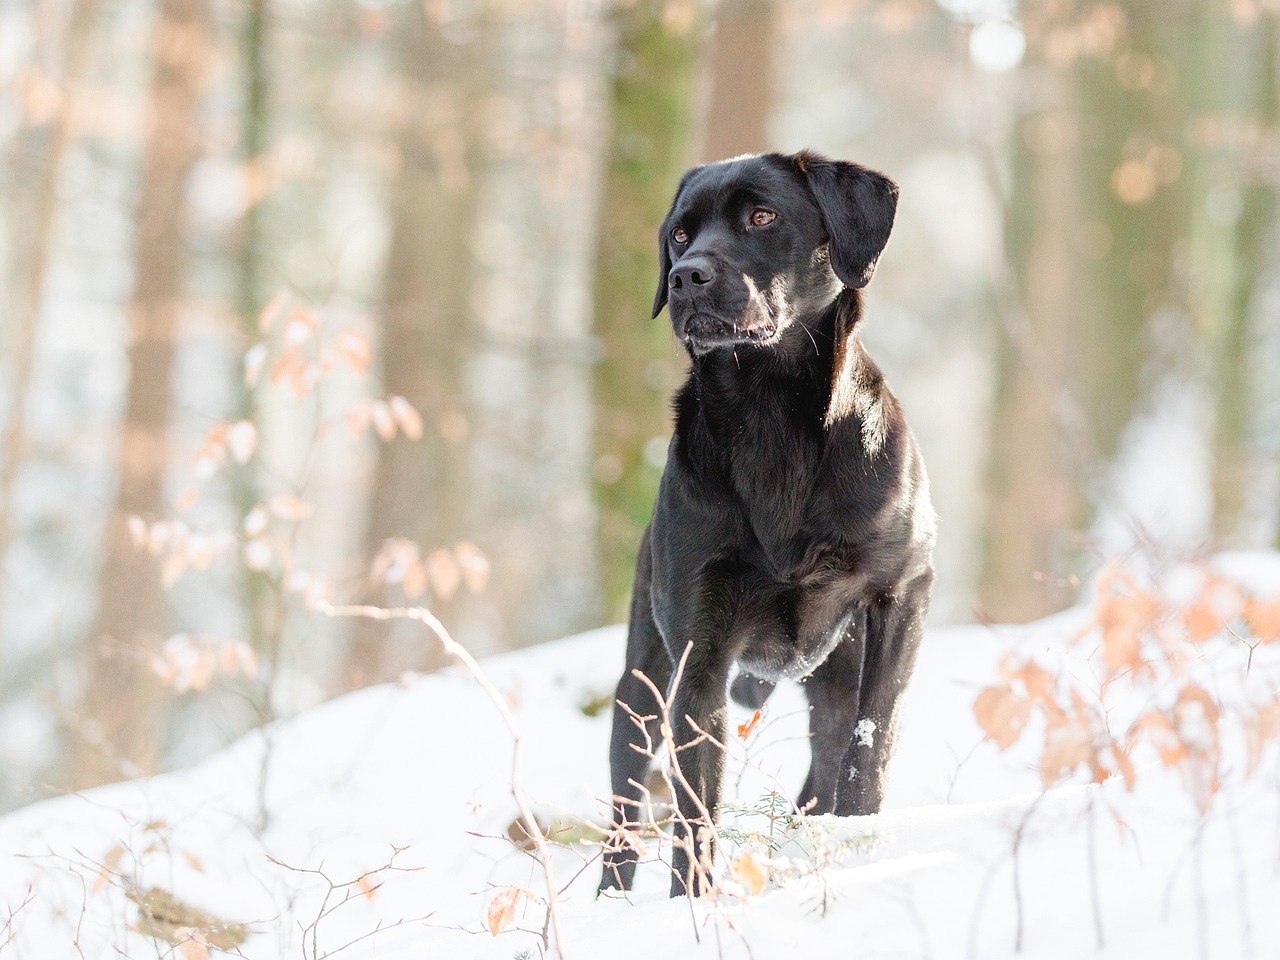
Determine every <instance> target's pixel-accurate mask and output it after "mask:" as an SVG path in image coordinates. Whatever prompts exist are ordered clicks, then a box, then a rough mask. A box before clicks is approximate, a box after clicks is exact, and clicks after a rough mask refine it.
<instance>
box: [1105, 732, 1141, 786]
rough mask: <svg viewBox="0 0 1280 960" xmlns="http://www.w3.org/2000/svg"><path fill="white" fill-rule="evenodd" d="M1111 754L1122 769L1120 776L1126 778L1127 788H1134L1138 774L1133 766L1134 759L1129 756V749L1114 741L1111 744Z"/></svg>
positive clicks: (1119, 768)
mask: <svg viewBox="0 0 1280 960" xmlns="http://www.w3.org/2000/svg"><path fill="white" fill-rule="evenodd" d="M1111 756H1112V759H1114V760H1115V764H1116V769H1117V770H1118V771H1120V777H1121V778H1122V779H1123V780H1124V786H1125V789H1126V790H1132V789H1133V785H1134V783H1135V782H1136V781H1137V778H1138V774H1137V771H1136V770H1134V768H1133V760H1131V759H1130V758H1129V753H1128V751H1127V750H1125V749H1124V747H1122V746H1120V744H1118V743H1113V744H1111Z"/></svg>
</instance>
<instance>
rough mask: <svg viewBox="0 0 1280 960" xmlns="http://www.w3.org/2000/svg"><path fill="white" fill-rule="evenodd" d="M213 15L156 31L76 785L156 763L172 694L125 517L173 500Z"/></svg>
mask: <svg viewBox="0 0 1280 960" xmlns="http://www.w3.org/2000/svg"><path fill="white" fill-rule="evenodd" d="M207 19H208V10H207V8H206V5H205V0H162V2H161V5H160V10H159V18H158V20H157V23H156V26H155V32H154V35H153V40H152V51H153V57H154V65H153V74H152V81H151V94H150V104H151V126H150V130H149V131H148V133H147V145H146V153H145V159H144V164H143V171H142V180H141V193H140V196H139V201H138V232H137V262H136V271H137V272H136V278H135V282H134V290H133V295H132V300H131V302H130V304H129V307H128V310H129V321H130V333H131V338H132V342H131V344H130V347H129V364H130V378H129V386H128V394H127V399H126V403H125V412H124V420H123V424H122V429H121V438H120V481H119V489H118V491H117V494H116V500H115V504H114V506H113V508H112V511H111V516H110V518H109V520H108V523H107V534H106V538H107V542H106V557H105V560H104V564H103V568H102V573H101V578H100V589H99V600H98V611H97V615H96V617H95V619H94V621H93V627H92V630H91V633H90V635H89V638H88V640H89V644H88V650H87V660H88V667H89V677H88V684H87V688H86V690H85V693H84V696H83V698H82V700H81V703H80V708H79V712H78V717H79V722H80V726H79V728H78V730H76V731H75V732H76V733H77V734H78V736H77V738H76V741H75V743H74V746H73V750H72V752H71V753H72V766H71V781H72V784H73V786H74V787H75V788H77V789H81V788H84V787H89V786H93V785H95V784H99V783H104V782H107V781H111V780H115V779H119V778H121V777H129V776H137V775H139V774H145V773H149V772H151V771H153V770H154V769H155V767H156V763H157V758H158V754H159V751H160V749H161V748H162V746H163V742H164V722H165V717H166V714H167V711H168V696H167V693H166V691H165V690H164V688H163V687H162V686H161V684H160V682H159V680H158V679H157V678H156V676H155V675H154V674H153V672H152V666H151V664H152V659H153V657H154V655H155V654H156V652H157V651H158V649H159V646H160V644H161V642H162V641H163V639H164V636H165V630H166V621H167V605H166V601H165V595H164V592H163V590H162V588H161V585H160V577H159V571H158V570H157V564H156V562H155V561H154V560H153V559H152V558H150V557H149V556H148V555H147V554H146V553H145V552H143V551H140V550H138V549H136V548H135V547H134V545H133V543H132V542H131V539H130V536H129V532H128V529H127V521H128V518H129V517H130V516H134V515H137V516H142V517H144V518H154V517H156V516H158V515H160V514H161V513H163V512H164V506H165V503H164V478H165V471H166V467H167V465H168V438H167V430H168V424H169V413H170V406H171V401H172V385H171V382H170V375H171V368H172V360H173V351H174V342H175V336H176V332H177V329H178V323H179V317H180V312H181V305H182V293H183V281H184V276H185V270H186V251H185V248H184V240H185V227H186V201H185V197H184V189H185V184H186V180H187V175H188V173H189V172H190V170H191V167H192V165H193V164H194V162H195V159H196V156H197V152H198V149H199V127H198V123H197V117H198V113H199V107H200V93H201V89H202V84H203V78H204V73H205V66H206V59H207V56H208V38H207Z"/></svg>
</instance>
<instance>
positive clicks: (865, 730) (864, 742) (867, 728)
mask: <svg viewBox="0 0 1280 960" xmlns="http://www.w3.org/2000/svg"><path fill="white" fill-rule="evenodd" d="M875 736H876V722H875V721H874V720H872V719H871V718H870V717H863V718H862V719H861V720H859V721H858V725H857V726H856V727H854V728H853V739H854V740H856V741H857V742H858V746H860V747H869V746H871V745H872V743H874V742H875Z"/></svg>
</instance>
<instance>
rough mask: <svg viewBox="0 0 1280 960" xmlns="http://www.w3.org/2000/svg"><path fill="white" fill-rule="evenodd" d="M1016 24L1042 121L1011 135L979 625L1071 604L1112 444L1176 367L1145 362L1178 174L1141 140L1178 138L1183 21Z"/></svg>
mask: <svg viewBox="0 0 1280 960" xmlns="http://www.w3.org/2000/svg"><path fill="white" fill-rule="evenodd" d="M1184 12H1185V11H1184ZM1027 17H1028V20H1027V24H1028V38H1029V41H1030V43H1029V56H1030V57H1031V58H1032V59H1031V65H1030V68H1029V71H1030V72H1029V76H1028V89H1029V90H1031V91H1034V98H1035V101H1036V102H1038V103H1039V104H1041V106H1040V108H1039V109H1037V110H1034V111H1032V112H1030V113H1029V114H1028V115H1027V116H1026V117H1025V118H1024V119H1023V120H1022V121H1021V122H1020V123H1019V125H1018V127H1017V129H1016V130H1015V132H1014V144H1013V149H1014V190H1013V195H1012V197H1011V199H1010V203H1009V211H1008V223H1009V230H1008V246H1007V249H1008V256H1009V259H1010V262H1011V264H1012V267H1013V270H1014V272H1015V275H1016V276H1017V280H1018V286H1019V292H1020V294H1021V300H1022V309H1023V311H1024V313H1025V324H1024V325H1018V326H1017V327H1016V329H1014V330H1012V331H1006V332H1008V333H1010V334H1011V335H1010V336H1008V337H1007V338H1006V342H1005V343H1004V344H1003V345H1002V358H1003V359H1002V363H1001V373H1000V383H999V388H998V393H997V404H996V413H995V422H994V426H993V432H992V452H991V462H992V471H991V480H990V486H989V489H990V499H989V506H988V522H987V531H988V538H989V540H988V545H987V550H986V555H985V565H984V578H983V586H982V591H981V593H982V605H983V612H984V613H985V614H986V615H988V616H991V617H993V618H995V619H998V620H1006V621H1007V620H1012V621H1022V620H1027V619H1031V618H1034V617H1037V616H1042V615H1044V614H1047V613H1049V612H1052V611H1053V610H1056V609H1060V608H1061V607H1062V606H1064V605H1065V604H1067V603H1068V602H1070V601H1071V599H1072V598H1073V596H1074V590H1073V589H1072V587H1071V586H1070V582H1071V578H1072V577H1073V575H1075V574H1078V573H1080V572H1082V571H1083V570H1084V569H1085V568H1086V567H1088V566H1090V565H1091V564H1092V563H1093V562H1094V560H1093V558H1092V557H1090V556H1089V550H1090V548H1091V545H1090V541H1089V533H1088V531H1089V528H1090V525H1091V522H1092V520H1093V518H1094V516H1095V512H1094V511H1095V510H1096V508H1097V507H1098V505H1099V504H1100V503H1101V502H1103V501H1104V500H1108V499H1109V498H1110V497H1111V496H1112V493H1113V491H1112V489H1111V485H1112V484H1113V483H1114V482H1115V478H1114V475H1113V471H1112V467H1113V464H1114V462H1115V458H1116V457H1117V454H1118V453H1119V452H1120V449H1121V444H1122V440H1123V438H1124V436H1125V429H1126V427H1127V426H1128V425H1129V423H1130V422H1131V420H1132V419H1133V417H1134V415H1135V413H1136V412H1137V410H1138V409H1139V404H1140V401H1141V399H1142V397H1143V394H1144V390H1145V389H1147V388H1148V387H1150V386H1153V385H1155V384H1157V383H1159V382H1160V380H1161V378H1163V377H1166V376H1168V375H1169V373H1170V372H1171V371H1172V370H1173V369H1174V365H1176V363H1177V350H1176V349H1171V348H1170V347H1169V346H1168V345H1167V344H1166V345H1164V346H1161V347H1160V348H1159V349H1157V350H1155V351H1154V358H1153V350H1152V348H1153V346H1155V345H1153V343H1152V339H1151V338H1152V334H1151V322H1152V320H1153V318H1157V317H1159V318H1161V319H1160V323H1161V325H1162V329H1165V330H1166V331H1167V333H1172V334H1173V336H1174V337H1175V338H1183V339H1184V340H1185V338H1186V336H1187V331H1186V330H1185V323H1182V322H1181V321H1180V320H1179V318H1181V317H1184V316H1185V311H1184V310H1183V307H1182V304H1181V303H1180V294H1179V291H1178V290H1177V283H1176V268H1177V262H1178V256H1179V252H1180V250H1179V246H1178V237H1179V227H1180V225H1181V223H1182V222H1183V218H1184V205H1185V184H1184V182H1183V178H1182V168H1183V164H1184V162H1185V158H1184V156H1183V152H1182V149H1181V144H1178V143H1171V142H1167V141H1159V140H1155V139H1153V138H1152V137H1151V135H1150V133H1149V131H1152V130H1170V129H1177V128H1178V127H1179V125H1180V123H1181V119H1182V113H1181V110H1180V106H1179V100H1178V97H1179V96H1180V95H1185V91H1183V93H1182V94H1179V93H1178V92H1177V91H1178V90H1179V89H1180V87H1179V84H1184V83H1187V82H1189V80H1190V78H1188V77H1186V76H1184V68H1185V63H1186V51H1185V49H1184V48H1183V47H1182V46H1181V44H1182V43H1183V36H1184V34H1185V29H1184V27H1183V26H1182V22H1181V21H1179V20H1177V19H1176V18H1171V16H1170V14H1169V11H1168V8H1167V6H1166V5H1162V4H1156V3H1145V2H1144V3H1135V4H1129V5H1127V6H1126V7H1125V8H1124V10H1123V12H1121V11H1120V10H1119V9H1114V10H1113V9H1108V10H1106V11H1103V12H1101V13H1097V12H1090V11H1088V10H1086V11H1076V10H1074V9H1068V8H1063V7H1059V6H1057V5H1055V4H1052V3H1040V4H1035V5H1032V6H1031V7H1030V8H1029V9H1028V11H1027ZM1089 17H1093V20H1091V21H1089V23H1088V24H1087V25H1086V24H1085V21H1086V19H1087V18H1089ZM1082 25H1085V26H1088V27H1089V30H1086V29H1085V26H1082ZM1174 25H1177V26H1176V28H1175V26H1174ZM1081 38H1085V39H1081ZM1170 78H1173V79H1170ZM1118 509H1120V510H1123V509H1124V505H1119V507H1118Z"/></svg>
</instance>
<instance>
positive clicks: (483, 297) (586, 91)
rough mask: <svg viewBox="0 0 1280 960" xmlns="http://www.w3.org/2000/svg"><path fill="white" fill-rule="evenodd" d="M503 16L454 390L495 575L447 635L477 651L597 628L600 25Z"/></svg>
mask: <svg viewBox="0 0 1280 960" xmlns="http://www.w3.org/2000/svg"><path fill="white" fill-rule="evenodd" d="M498 16H499V17H500V21H499V22H498V23H497V24H496V27H495V33H494V42H493V46H492V56H491V58H490V60H489V70H490V72H491V74H492V75H493V76H494V78H495V84H496V89H495V91H494V93H493V95H492V97H491V98H490V100H489V102H488V104H487V105H488V107H489V110H490V121H489V124H488V127H487V132H488V134H489V136H490V140H489V144H488V149H487V150H486V156H485V164H484V168H483V174H482V176H483V179H482V183H481V185H480V188H481V189H480V196H479V208H478V212H477V216H476V232H475V234H474V240H473V242H476V249H477V252H478V256H479V259H480V267H481V269H480V270H479V271H478V277H477V280H478V283H477V287H476V290H475V294H474V301H473V302H474V310H473V314H472V315H473V317H474V320H475V324H476V333H477V349H476V351H475V353H474V354H473V355H472V356H471V357H469V358H468V361H467V363H466V367H465V371H466V372H465V377H464V385H465V388H466V391H467V400H468V405H469V407H470V409H471V413H472V415H471V423H472V425H473V427H474V432H473V438H474V439H473V442H472V445H471V448H470V451H469V459H468V468H469V471H470V478H471V491H472V494H471V496H470V497H468V499H467V511H468V514H467V524H468V527H469V530H470V531H471V533H472V535H473V537H474V539H475V542H476V543H477V544H478V545H479V546H480V547H481V549H482V550H484V551H485V552H486V553H487V554H488V555H489V557H490V559H491V560H492V561H493V575H492V577H491V579H490V587H489V590H488V592H487V594H486V596H485V597H484V599H483V602H481V603H475V604H471V603H468V604H467V605H466V606H467V609H466V613H465V615H464V616H461V617H459V619H458V620H457V621H456V624H457V630H456V632H455V636H458V637H459V639H461V640H465V641H466V642H468V643H470V644H472V645H473V647H474V648H475V649H477V650H493V649H495V648H496V649H502V648H511V647H515V646H523V645H526V644H529V643H535V642H538V641H540V640H546V639H550V638H552V637H555V636H560V635H563V634H564V633H566V632H568V631H572V630H578V629H582V628H584V627H586V626H588V625H592V624H594V623H596V622H597V620H598V617H599V609H598V603H599V592H598V578H599V569H598V564H597V562H596V512H595V504H594V502H593V500H592V497H591V463H592V459H591V446H592V433H593V426H592V419H593V411H592V390H591V386H592V377H593V371H592V364H593V361H594V360H595V343H594V340H593V339H592V338H591V335H590V334H591V316H590V305H591V254H592V252H593V250H594V249H595V226H596V223H597V201H598V197H599V193H598V191H599V184H600V179H601V175H602V170H601V165H602V164H601V159H602V151H601V149H600V146H599V145H600V143H601V142H602V136H601V130H600V127H601V124H602V114H603V110H602V104H603V102H604V98H605V89H604V83H603V80H604V69H603V67H604V64H603V56H602V52H603V47H604V45H603V42H602V41H603V38H602V36H601V33H602V32H603V27H602V25H601V24H600V22H599V20H598V19H597V18H595V17H594V15H593V14H592V12H591V11H590V9H589V7H586V6H584V5H582V4H579V3H576V2H572V0H558V2H554V3H543V4H528V5H514V6H512V5H508V6H506V7H505V8H503V9H502V10H501V12H500V14H498ZM527 145H533V146H532V147H530V146H527Z"/></svg>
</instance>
